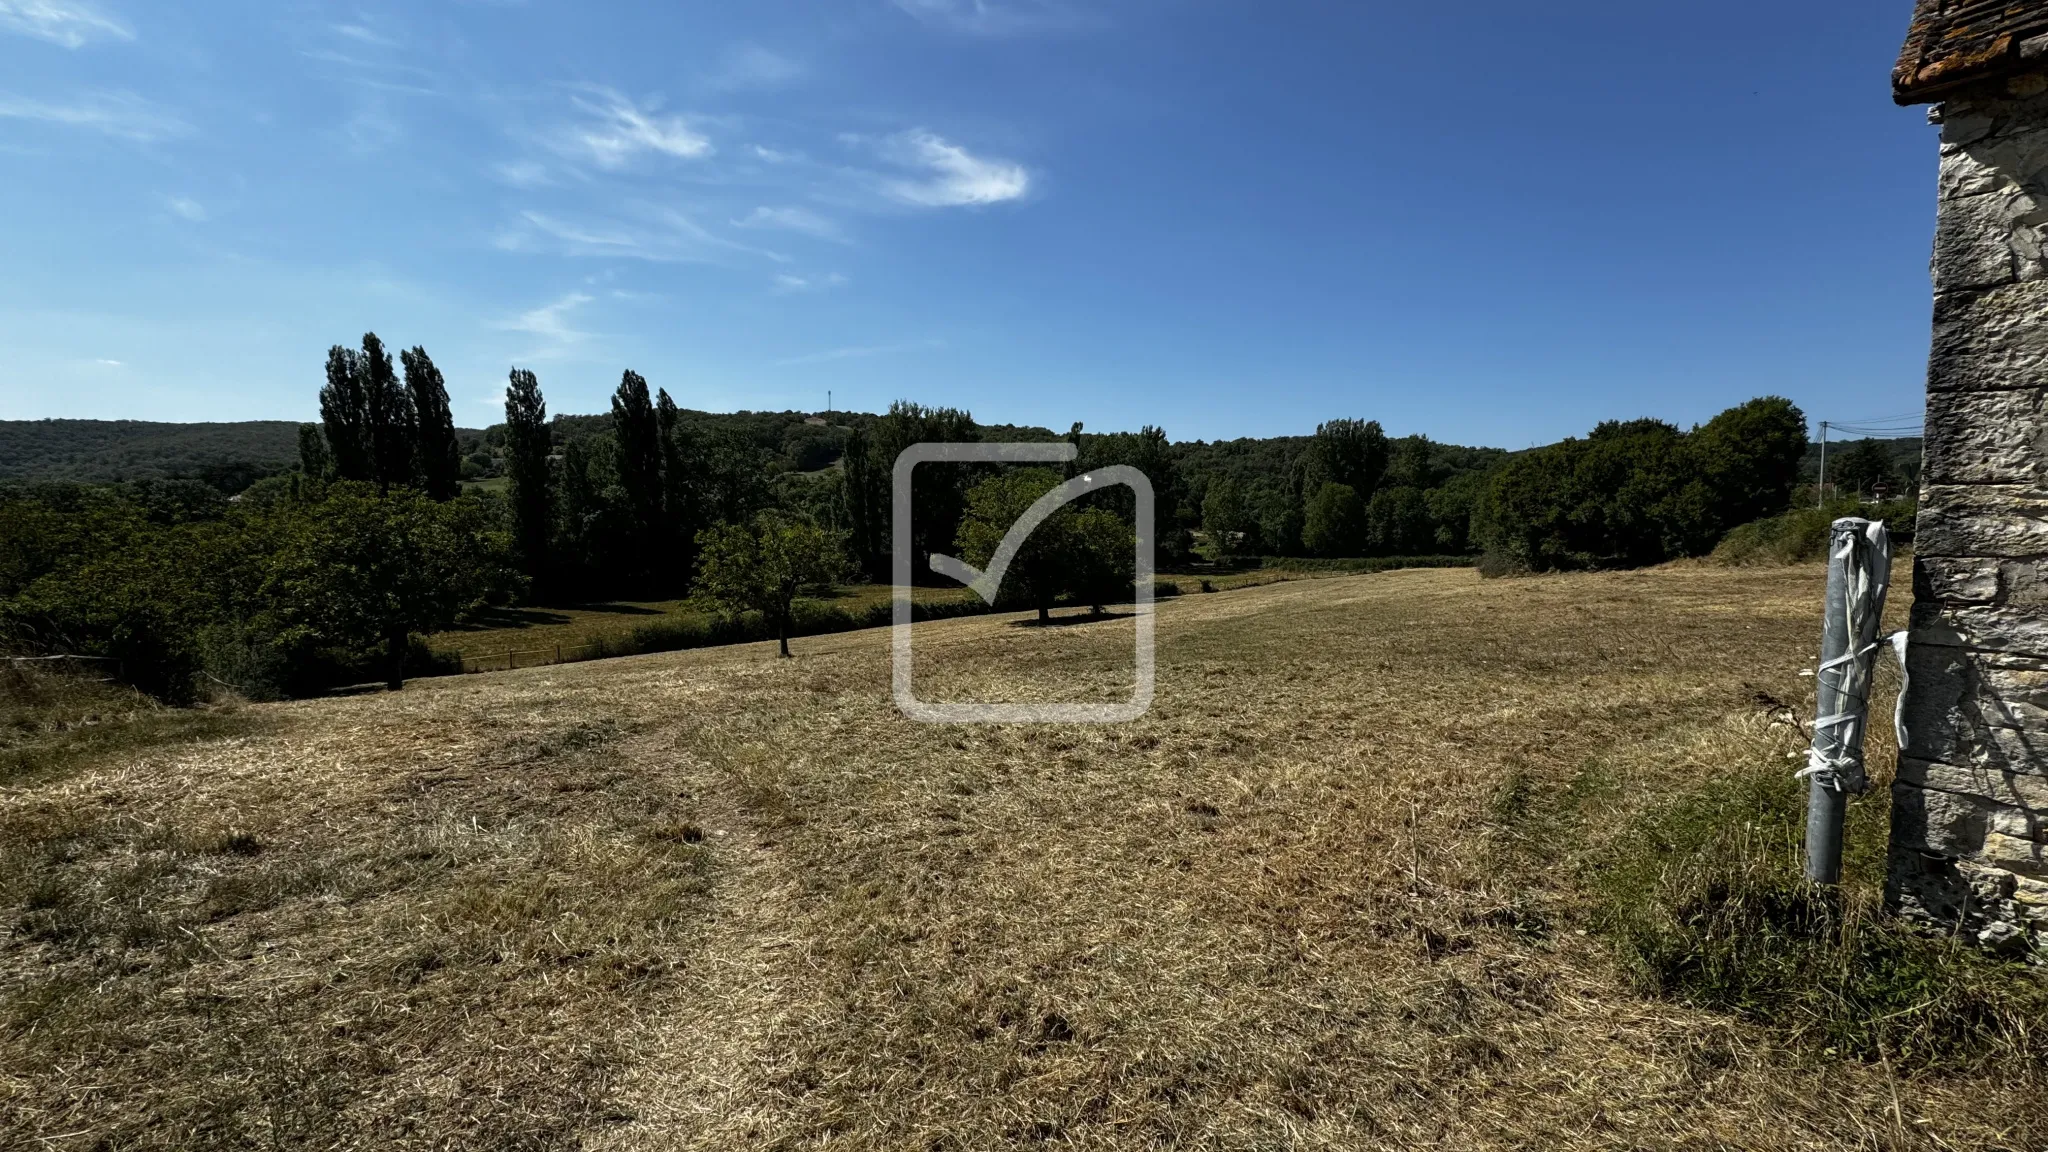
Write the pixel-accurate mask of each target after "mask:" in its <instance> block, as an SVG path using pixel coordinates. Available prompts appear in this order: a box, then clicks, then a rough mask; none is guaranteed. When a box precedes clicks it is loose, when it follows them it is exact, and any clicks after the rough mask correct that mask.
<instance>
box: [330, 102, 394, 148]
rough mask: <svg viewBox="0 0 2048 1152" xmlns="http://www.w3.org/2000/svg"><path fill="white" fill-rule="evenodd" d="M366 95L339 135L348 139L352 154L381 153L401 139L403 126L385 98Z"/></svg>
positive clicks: (343, 125)
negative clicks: (353, 152)
mask: <svg viewBox="0 0 2048 1152" xmlns="http://www.w3.org/2000/svg"><path fill="white" fill-rule="evenodd" d="M366 95H367V97H368V98H367V99H364V100H362V101H360V102H359V103H358V104H357V105H356V110H355V112H354V113H353V114H351V115H350V116H349V118H348V120H347V121H346V122H344V123H343V124H342V126H341V131H342V135H344V136H346V137H348V144H349V148H350V149H351V150H352V151H355V152H357V153H370V152H382V151H383V150H384V149H386V148H389V147H391V146H392V145H393V144H396V143H398V142H399V141H400V140H402V139H404V137H405V125H404V124H403V123H401V122H400V121H399V119H398V117H397V115H396V114H395V113H393V112H392V110H391V107H390V105H389V103H388V102H387V101H386V100H385V99H384V98H382V97H381V96H379V95H378V94H377V93H374V92H372V93H367V94H366Z"/></svg>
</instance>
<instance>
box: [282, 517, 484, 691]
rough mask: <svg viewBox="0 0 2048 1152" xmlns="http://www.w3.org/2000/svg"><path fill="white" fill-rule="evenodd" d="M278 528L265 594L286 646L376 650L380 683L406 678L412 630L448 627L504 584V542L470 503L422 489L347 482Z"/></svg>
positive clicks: (355, 653) (360, 652) (359, 653)
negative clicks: (440, 499) (379, 489)
mask: <svg viewBox="0 0 2048 1152" xmlns="http://www.w3.org/2000/svg"><path fill="white" fill-rule="evenodd" d="M276 526H277V529H278V530H279V531H280V532H282V533H283V534H284V535H283V537H282V538H281V539H279V540H277V541H276V542H275V543H276V548H277V551H276V553H275V554H274V555H273V556H272V558H271V559H270V561H269V565H268V572H267V573H266V579H265V582H264V591H265V593H266V595H267V597H268V598H269V599H270V600H271V602H272V603H273V604H275V605H276V612H277V615H278V618H279V622H280V623H281V624H282V625H283V627H282V629H281V632H280V638H281V639H282V640H284V641H285V642H286V645H287V646H288V647H303V648H309V649H328V650H332V651H336V652H339V653H341V654H343V655H345V656H348V657H350V658H363V657H371V656H374V655H381V656H382V660H383V663H384V667H385V670H386V675H385V682H386V683H387V684H389V686H390V687H391V688H393V689H394V690H395V689H397V688H399V687H400V686H402V685H403V684H404V682H405V660H406V653H407V651H408V649H409V648H410V647H411V642H412V636H413V634H414V633H419V632H437V631H440V630H441V629H443V628H447V627H449V626H450V625H452V624H454V623H455V621H456V619H457V618H458V617H459V616H460V615H461V614H462V613H463V612H465V611H467V610H469V609H471V608H475V607H477V606H479V605H481V604H482V603H484V602H485V601H486V599H488V598H490V597H491V596H492V595H493V594H494V593H502V592H504V591H508V590H509V584H508V581H507V580H506V579H505V575H504V572H503V569H502V567H501V566H500V563H499V559H498V558H499V557H500V556H502V554H503V551H504V547H503V540H502V538H501V537H498V536H497V535H496V534H495V533H493V532H492V531H491V530H490V529H489V528H488V526H487V517H486V515H485V512H484V510H483V508H482V506H481V505H479V504H478V503H477V502H476V501H474V500H452V501H449V502H447V503H436V502H434V501H432V500H429V499H427V498H426V497H425V496H423V495H421V494H420V493H418V492H413V491H399V492H395V493H392V494H390V495H379V494H378V493H376V492H375V491H374V490H373V489H371V488H370V487H369V486H368V485H367V484H350V483H343V484H339V485H337V486H336V487H335V490H334V491H332V492H330V493H329V494H328V496H327V499H326V500H325V501H323V502H322V503H321V504H320V505H319V508H318V512H317V514H315V515H308V516H304V517H301V518H297V519H294V520H291V521H278V522H277V525H276Z"/></svg>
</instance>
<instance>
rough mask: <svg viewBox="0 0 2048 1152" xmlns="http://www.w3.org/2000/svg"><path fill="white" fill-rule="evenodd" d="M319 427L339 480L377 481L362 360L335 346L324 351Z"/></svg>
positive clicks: (354, 353)
mask: <svg viewBox="0 0 2048 1152" xmlns="http://www.w3.org/2000/svg"><path fill="white" fill-rule="evenodd" d="M320 425H321V429H322V431H323V432H324V433H325V435H326V438H327V447H328V450H329V451H330V452H331V453H332V455H333V458H334V474H335V476H337V477H338V478H340V479H343V480H374V479H376V478H377V467H376V463H375V453H374V452H373V451H372V449H371V446H370V443H371V441H370V400H369V396H368V395H367V394H366V393H365V391H364V387H363V357H362V354H361V353H359V352H357V351H356V350H355V349H353V348H344V347H342V346H341V345H339V344H336V345H335V346H334V347H332V348H329V349H328V350H327V383H326V385H325V386H323V387H322V388H321V389H320Z"/></svg>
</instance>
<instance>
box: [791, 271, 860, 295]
mask: <svg viewBox="0 0 2048 1152" xmlns="http://www.w3.org/2000/svg"><path fill="white" fill-rule="evenodd" d="M844 283H846V277H844V276H842V275H840V274H839V273H837V272H828V273H826V274H825V275H823V276H798V275H795V274H793V273H789V272H782V273H778V274H777V275H776V277H775V290H776V291H777V292H783V293H789V292H823V291H825V290H826V289H828V288H837V287H839V286H840V285H841V284H844Z"/></svg>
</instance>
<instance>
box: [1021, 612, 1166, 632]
mask: <svg viewBox="0 0 2048 1152" xmlns="http://www.w3.org/2000/svg"><path fill="white" fill-rule="evenodd" d="M1136 615H1137V613H1136V612H1083V613H1081V614H1079V615H1075V616H1054V617H1052V618H1051V619H1048V620H1040V619H1038V618H1037V617H1036V616H1033V617H1030V618H1028V619H1024V620H1013V621H1011V622H1010V627H1012V628H1072V627H1073V626H1075V625H1077V624H1099V623H1102V622H1105V621H1109V620H1129V619H1130V618H1131V617H1133V616H1136Z"/></svg>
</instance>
